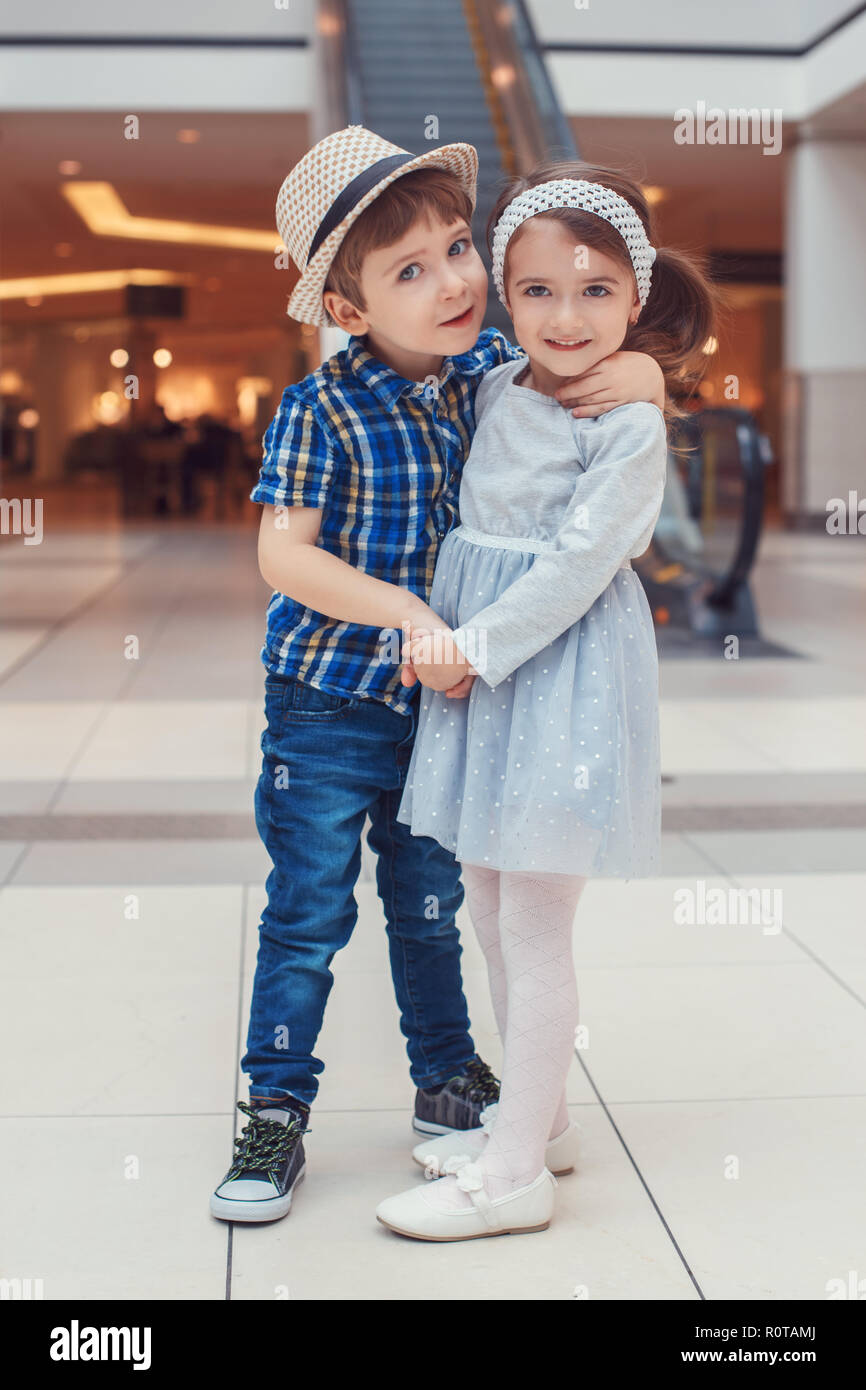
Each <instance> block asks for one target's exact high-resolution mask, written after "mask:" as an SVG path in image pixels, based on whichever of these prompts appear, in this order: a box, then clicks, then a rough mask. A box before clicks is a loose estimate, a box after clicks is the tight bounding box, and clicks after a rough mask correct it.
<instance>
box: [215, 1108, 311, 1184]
mask: <svg viewBox="0 0 866 1390" xmlns="http://www.w3.org/2000/svg"><path fill="white" fill-rule="evenodd" d="M238 1109H239V1110H242V1111H243V1112H244V1114H245V1115H249V1116H250V1120H251V1123H250V1124H248V1125H247V1126H246V1127H245V1128H244V1129H243V1131H242V1132H241V1133H240V1134H239V1135H238V1136H237V1138H236V1139H235V1146H236V1148H237V1153H236V1154H235V1156H234V1158H233V1160H232V1166H231V1168H230V1169H229V1177H238V1175H239V1174H240V1173H245V1172H246V1173H251V1172H256V1173H268V1174H271V1173H275V1172H278V1171H279V1168H280V1167H281V1165H282V1164H283V1163H284V1162H285V1160H286V1157H287V1155H288V1152H289V1149H290V1148H291V1146H292V1144H294V1143H295V1141H296V1140H297V1139H300V1137H301V1135H302V1134H309V1133H310V1131H309V1130H308V1129H305V1128H304V1124H303V1121H302V1120H301V1119H298V1118H295V1117H293V1118H292V1119H291V1120H289V1123H288V1124H287V1125H284V1124H281V1123H280V1121H279V1120H268V1119H262V1117H261V1115H260V1114H259V1113H258V1111H257V1110H254V1109H253V1107H252V1106H251V1105H246V1104H245V1103H244V1101H238ZM226 1181H228V1179H226Z"/></svg>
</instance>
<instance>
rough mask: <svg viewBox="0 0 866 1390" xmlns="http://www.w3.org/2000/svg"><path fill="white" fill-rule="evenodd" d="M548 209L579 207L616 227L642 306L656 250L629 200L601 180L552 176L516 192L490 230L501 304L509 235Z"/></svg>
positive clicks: (647, 291) (495, 278) (494, 276)
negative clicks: (492, 230) (624, 248)
mask: <svg viewBox="0 0 866 1390" xmlns="http://www.w3.org/2000/svg"><path fill="white" fill-rule="evenodd" d="M550 208H582V209H583V211H584V212H594V213H595V215H596V217H603V218H604V219H605V221H607V222H609V223H610V225H611V226H612V227H615V228H616V230H617V231H618V232H619V234H620V236H621V237H622V239H623V241H624V242H625V244H626V246H627V247H628V253H629V255H630V256H631V263H632V265H633V266H634V274H635V279H636V281H637V292H638V295H639V296H640V302H641V307H643V305H644V304H646V301H647V295H648V294H649V291H650V280H651V278H652V266H653V261H654V260H655V258H656V249H655V247H654V246H650V244H649V241H648V240H647V234H646V232H645V231H644V225H643V223H642V222H641V220H640V218H639V217H638V215H637V213H636V212H635V210H634V208H633V207H632V205H631V203H629V202H627V201H626V199H625V198H621V197H620V195H619V194H618V193H614V191H613V189H612V188H605V186H604V184H601V183H588V182H587V181H586V179H552V180H551V181H550V183H539V184H536V186H535V187H534V188H528V189H527V190H526V192H525V193H520V194H518V196H517V197H516V198H513V199H512V200H511V202H510V203H509V204H508V207H507V208H506V209H505V211H504V212H503V214H502V216H501V217H500V219H499V221H498V222H497V223H496V230H495V231H494V233H493V279H494V281H495V284H496V291H497V293H498V295H499V298H500V299H501V301H502V303H503V304H505V280H504V277H503V273H502V272H503V266H504V264H505V248H506V247H507V245H508V241H509V238H510V237H511V235H512V233H513V232H514V231H516V229H517V228H518V227H519V226H520V224H521V222H525V221H526V219H527V218H528V217H535V216H536V214H537V213H539V212H547V211H548V210H549V209H550Z"/></svg>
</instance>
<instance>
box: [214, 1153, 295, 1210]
mask: <svg viewBox="0 0 866 1390" xmlns="http://www.w3.org/2000/svg"><path fill="white" fill-rule="evenodd" d="M306 1171H307V1165H306V1163H305V1164H304V1166H303V1168H302V1169H301V1170H300V1172H299V1173H298V1175H297V1177H296V1178H295V1181H294V1182H293V1183H292V1185H291V1187H290V1188H289V1190H288V1192H285V1193H283V1195H282V1196H280V1195H278V1194H276V1189H275V1188H273V1187H271V1191H272V1192H274V1193H275V1195H274V1196H273V1197H262V1198H261V1200H259V1199H257V1198H253V1200H251V1201H250V1200H244V1199H243V1198H242V1197H241V1195H240V1193H241V1192H243V1193H245V1194H246V1193H249V1192H250V1191H252V1190H253V1189H254V1188H257V1187H260V1188H262V1189H263V1190H266V1189H267V1188H268V1187H269V1186H270V1184H268V1183H265V1182H249V1181H246V1180H244V1179H239V1180H238V1181H237V1182H234V1183H222V1184H221V1186H222V1187H224V1188H228V1189H231V1188H232V1187H234V1188H235V1189H237V1191H238V1196H237V1197H220V1196H219V1195H218V1193H219V1189H218V1190H217V1192H212V1193H211V1198H210V1214H211V1216H216V1217H217V1218H218V1219H219V1220H220V1221H250V1222H252V1221H278V1220H279V1219H280V1217H281V1216H287V1215H288V1213H289V1212H290V1211H291V1209H292V1197H293V1196H294V1195H295V1188H296V1187H297V1186H298V1183H299V1182H302V1181H303V1177H304V1174H305V1173H306Z"/></svg>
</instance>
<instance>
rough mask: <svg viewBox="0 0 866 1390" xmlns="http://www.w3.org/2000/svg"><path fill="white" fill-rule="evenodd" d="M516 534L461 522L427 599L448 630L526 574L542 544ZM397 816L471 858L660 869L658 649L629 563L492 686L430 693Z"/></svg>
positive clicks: (586, 871)
mask: <svg viewBox="0 0 866 1390" xmlns="http://www.w3.org/2000/svg"><path fill="white" fill-rule="evenodd" d="M467 537H472V539H467ZM509 539H510V540H511V541H512V544H511V545H510V546H509V547H504V546H503V545H502V544H501V543H497V542H498V541H499V540H500V538H497V537H492V536H484V535H483V534H482V533H480V532H477V531H473V530H470V529H469V528H467V527H463V526H457V527H455V528H454V529H453V530H452V531H450V532H449V533H448V535H447V536H446V537H445V539H444V541H443V542H442V546H441V547H440V551H439V555H438V558H437V563H436V571H435V574H434V579H433V586H432V591H431V598H430V607H431V608H433V609H434V610H435V611H436V612H437V613H438V614H439V615H440V616H441V617H442V618H443V620H444V621H445V622H447V623H448V625H449V626H450V627H452V628H455V627H459V626H462V625H464V624H470V623H471V621H472V618H473V616H474V615H475V614H476V613H478V612H480V610H481V609H482V608H485V607H486V606H487V605H488V604H489V603H491V602H493V600H494V599H495V598H497V596H498V595H499V594H500V593H501V592H502V591H503V590H504V589H506V588H508V586H509V585H511V584H513V583H514V582H515V580H517V579H519V578H520V576H521V575H522V574H525V573H526V571H527V570H528V569H529V568H530V566H531V565H532V563H533V560H534V559H535V555H536V553H537V550H538V547H537V545H536V543H535V542H534V541H533V540H531V539H527V540H526V541H525V542H521V541H520V539H519V538H509ZM524 545H525V546H526V548H525V549H524V548H523V546H524ZM533 546H535V549H533V548H531V547H533ZM470 659H471V657H470ZM397 819H398V820H399V821H400V822H401V823H403V824H406V825H408V826H410V828H411V831H412V834H414V835H429V836H432V837H433V838H434V839H435V840H437V841H438V842H439V843H440V844H441V845H443V846H445V848H446V849H449V850H451V852H452V853H453V854H454V855H455V857H456V858H457V859H458V860H459V861H460V862H465V863H469V864H482V865H487V866H488V867H490V868H498V869H512V870H529V869H536V870H538V871H539V872H542V873H544V872H547V873H563V874H575V875H583V876H585V877H600V878H603V877H607V878H623V879H631V878H644V877H649V876H653V875H656V874H658V873H659V860H660V851H661V773H660V750H659V725H658V653H657V650H656V643H655V632H654V629H653V621H652V614H651V612H650V607H649V603H648V602H647V598H646V594H645V592H644V589H643V585H642V584H641V582H640V580H639V579H638V576H637V575H636V573H635V572H634V570H633V569H631V567H630V566H629V567H627V568H623V569H620V570H618V571H617V573H616V574H615V575H614V578H613V580H612V581H611V583H610V584H609V585H608V587H607V589H605V591H604V592H603V593H602V594H600V595H599V597H598V598H597V599H596V601H595V603H594V604H593V605H592V607H591V608H590V609H589V610H588V611H587V612H586V613H585V614H584V615H583V617H582V618H580V619H579V620H578V621H577V622H576V623H575V624H574V625H573V626H572V627H570V628H569V629H568V630H567V631H566V632H564V633H562V634H561V635H560V636H559V637H557V638H556V639H555V640H554V641H553V642H551V643H550V644H549V645H548V646H546V647H544V648H542V650H541V651H539V652H538V653H536V655H535V656H534V657H531V658H530V659H529V660H528V661H527V662H525V663H524V664H523V665H522V666H520V667H519V668H517V669H516V670H515V671H513V672H512V674H511V675H510V676H507V677H506V678H505V679H504V680H502V681H501V682H500V683H499V685H497V686H496V688H495V689H494V690H491V689H490V687H489V686H487V685H486V684H485V682H484V680H483V678H482V677H481V676H480V675H479V676H477V677H476V679H475V681H474V683H473V686H472V690H471V693H470V695H469V697H468V698H466V699H446V697H445V695H444V693H441V692H439V691H434V690H429V689H423V690H422V691H421V695H420V698H419V711H418V730H417V734H416V739H415V744H414V749H413V752H412V758H411V762H410V764H409V768H408V771H407V778H406V786H405V789H404V792H403V797H402V800H401V803H400V807H399V810H398V813H397Z"/></svg>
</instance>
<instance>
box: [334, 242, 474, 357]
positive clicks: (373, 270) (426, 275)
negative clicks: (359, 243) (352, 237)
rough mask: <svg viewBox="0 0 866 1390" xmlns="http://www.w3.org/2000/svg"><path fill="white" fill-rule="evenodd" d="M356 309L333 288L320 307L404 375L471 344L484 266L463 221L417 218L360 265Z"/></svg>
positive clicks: (458, 351) (464, 349) (370, 253)
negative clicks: (363, 306)
mask: <svg viewBox="0 0 866 1390" xmlns="http://www.w3.org/2000/svg"><path fill="white" fill-rule="evenodd" d="M360 281H361V293H362V295H363V298H364V302H365V304H366V305H367V308H366V310H365V311H364V312H363V313H362V312H361V311H360V310H358V309H355V308H354V306H352V305H349V304H348V303H347V301H346V300H345V299H342V298H341V297H340V296H339V295H336V294H335V293H334V292H333V291H330V290H328V291H326V293H325V296H324V299H325V306H326V308H327V309H328V311H329V313H330V314H331V316H332V318H335V319H336V320H337V322H338V323H339V325H340V327H341V328H344V329H345V330H346V332H348V333H353V334H357V335H359V336H360V335H362V334H366V335H367V345H368V348H369V350H370V352H372V353H373V355H374V356H376V357H378V358H380V360H382V361H384V362H387V363H388V365H389V366H392V367H394V369H395V370H396V371H399V372H401V374H402V375H403V376H406V377H409V378H410V379H411V380H416V379H420V378H421V377H422V376H424V375H426V374H427V373H428V372H429V371H431V370H432V371H433V372H435V373H437V374H438V370H439V367H438V365H436V362H437V360H438V359H441V358H443V357H451V356H453V355H454V354H455V353H460V352H468V351H469V349H470V348H471V347H473V346H474V344H475V340H476V338H477V337H478V333H479V331H480V328H481V324H482V321H483V318H484V310H485V308H486V305H487V272H486V271H485V269H484V264H483V262H482V260H481V257H480V256H479V254H478V252H477V251H476V249H475V247H474V245H473V242H472V231H471V229H470V226H469V223H468V222H464V221H458V222H451V223H448V224H446V223H443V222H440V221H438V220H431V221H428V220H426V219H419V220H418V221H417V222H415V223H413V225H412V226H411V227H410V228H409V230H408V232H407V233H406V234H405V236H403V237H401V238H400V240H399V241H395V242H393V243H392V245H391V246H380V247H379V248H378V249H377V250H375V251H370V252H369V253H368V254H367V256H366V257H365V258H364V263H363V266H362V267H361V275H360Z"/></svg>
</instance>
